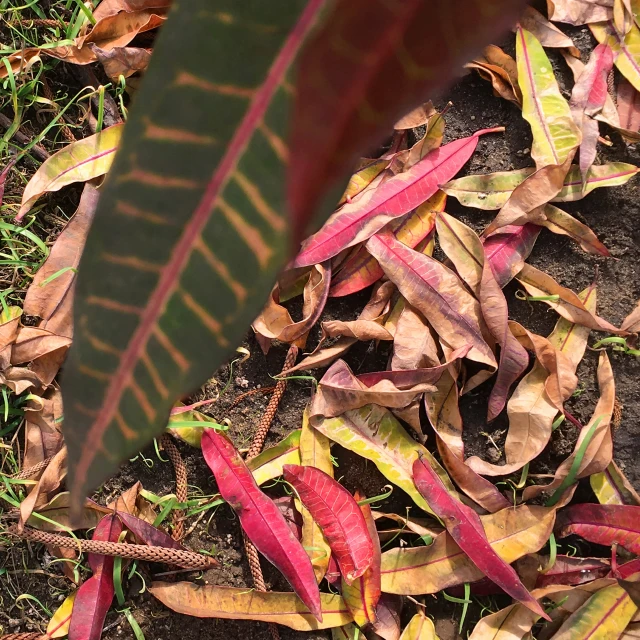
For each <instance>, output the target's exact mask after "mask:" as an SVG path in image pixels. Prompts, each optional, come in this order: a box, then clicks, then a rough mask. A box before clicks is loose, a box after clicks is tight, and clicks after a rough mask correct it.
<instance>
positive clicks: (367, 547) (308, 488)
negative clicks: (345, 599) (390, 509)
mask: <svg viewBox="0 0 640 640" xmlns="http://www.w3.org/2000/svg"><path fill="white" fill-rule="evenodd" d="M284 477H285V480H287V482H290V483H291V484H292V485H293V487H294V488H295V490H296V491H297V492H298V495H299V496H300V499H301V500H302V503H303V504H304V506H305V507H306V508H307V509H308V510H309V512H310V513H311V515H312V516H313V519H314V520H315V521H316V522H317V523H318V524H319V525H320V528H321V529H322V532H323V533H324V537H325V538H326V540H327V542H328V543H329V546H330V547H331V551H332V552H333V554H334V555H335V558H336V561H337V563H338V566H339V567H340V573H341V574H342V577H343V578H344V579H345V580H346V581H347V583H349V584H351V583H352V582H353V581H354V580H355V579H356V578H359V577H360V576H361V575H362V574H363V573H364V572H365V571H366V570H367V569H368V568H369V567H370V566H371V563H372V562H373V542H372V540H371V536H370V535H369V530H368V528H367V523H366V522H365V519H364V516H363V515H362V512H361V511H360V508H359V507H358V503H357V502H356V501H355V500H354V499H353V496H352V495H351V494H350V493H349V492H348V491H347V490H346V489H345V488H344V487H343V486H342V485H340V484H338V483H337V482H336V481H335V480H334V479H333V478H332V477H331V476H330V475H328V474H326V473H325V472H324V471H321V470H320V469H316V468H315V467H302V466H295V465H291V464H288V465H285V467H284Z"/></svg>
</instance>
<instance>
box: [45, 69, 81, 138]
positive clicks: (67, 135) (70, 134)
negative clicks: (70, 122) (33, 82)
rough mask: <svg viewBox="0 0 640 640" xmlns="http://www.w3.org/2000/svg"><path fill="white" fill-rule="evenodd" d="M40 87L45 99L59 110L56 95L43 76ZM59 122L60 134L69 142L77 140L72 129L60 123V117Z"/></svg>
mask: <svg viewBox="0 0 640 640" xmlns="http://www.w3.org/2000/svg"><path fill="white" fill-rule="evenodd" d="M42 88H43V90H44V97H45V98H46V99H47V100H51V105H52V107H53V109H55V111H60V108H59V107H58V105H57V104H56V97H55V95H54V93H53V91H52V90H51V87H50V86H49V83H48V82H47V79H46V78H45V77H44V76H43V77H42ZM59 122H60V131H62V135H63V136H64V137H65V138H66V139H67V140H68V141H69V142H77V139H76V137H75V136H74V135H73V131H71V129H70V128H69V127H68V126H67V125H66V124H62V123H63V120H62V118H60V120H59Z"/></svg>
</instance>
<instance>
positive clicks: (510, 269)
mask: <svg viewBox="0 0 640 640" xmlns="http://www.w3.org/2000/svg"><path fill="white" fill-rule="evenodd" d="M500 231H501V232H500V233H496V234H495V235H493V236H491V237H490V238H487V240H486V241H485V243H484V255H485V257H486V258H487V260H488V261H489V264H490V265H491V270H492V271H493V275H494V276H495V278H496V282H497V283H498V284H499V285H500V286H501V287H505V286H506V285H507V284H508V283H509V282H510V281H511V280H512V279H513V277H514V276H515V275H516V274H517V273H519V272H520V270H521V269H522V266H523V265H524V261H525V260H526V259H527V258H528V257H529V254H530V253H531V251H532V249H533V245H534V244H535V243H536V240H537V239H538V235H539V234H540V227H538V226H536V225H535V224H525V225H523V226H521V227H512V228H507V227H504V228H503V229H501V230H500Z"/></svg>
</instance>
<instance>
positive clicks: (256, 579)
mask: <svg viewBox="0 0 640 640" xmlns="http://www.w3.org/2000/svg"><path fill="white" fill-rule="evenodd" d="M297 357H298V347H296V346H294V345H291V346H290V347H289V351H288V352H287V357H286V358H285V360H284V365H283V367H282V371H286V370H287V369H290V368H291V367H293V365H294V364H295V362H296V358H297ZM286 388H287V381H286V380H278V383H277V384H276V386H275V389H274V391H273V395H272V396H271V399H270V400H269V404H268V405H267V409H266V411H265V412H264V415H263V416H262V420H260V423H259V424H258V428H257V429H256V431H255V434H254V436H253V442H252V443H251V446H250V447H249V451H248V453H247V460H251V458H255V457H256V456H257V455H258V454H259V453H260V452H261V451H262V447H263V445H264V441H265V438H266V437H267V433H269V429H270V427H271V423H272V422H273V419H274V418H275V416H276V411H277V410H278V405H279V404H280V400H282V396H283V395H284V392H285V389H286ZM243 536H244V550H245V552H246V554H247V560H248V561H249V568H250V569H251V577H252V578H253V584H254V586H255V588H256V590H257V591H266V590H267V585H266V584H265V581H264V576H263V575H262V567H261V566H260V556H259V555H258V550H257V549H256V547H255V545H254V544H253V542H251V540H249V538H247V536H246V535H244V533H243ZM269 631H270V633H271V637H272V638H273V640H280V632H279V631H278V627H277V626H276V625H275V624H272V623H269Z"/></svg>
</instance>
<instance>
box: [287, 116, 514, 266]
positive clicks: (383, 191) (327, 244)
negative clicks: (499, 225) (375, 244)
mask: <svg viewBox="0 0 640 640" xmlns="http://www.w3.org/2000/svg"><path fill="white" fill-rule="evenodd" d="M502 130H503V129H502V128H500V127H498V128H496V129H482V130H481V131H476V133H474V134H473V135H472V136H470V137H468V138H461V139H459V140H455V141H454V142H450V143H449V144H447V145H445V146H444V147H440V148H439V149H436V150H435V151H432V152H431V153H429V154H428V155H427V156H425V157H424V158H423V159H422V160H420V162H418V163H417V164H416V165H414V166H413V167H411V169H409V170H408V171H405V172H404V173H399V174H398V175H396V176H394V177H393V178H389V180H387V181H386V182H385V183H384V184H382V185H381V186H380V187H378V189H375V190H373V191H371V193H370V194H369V195H367V196H365V197H363V198H361V199H359V200H358V201H357V202H353V203H351V204H346V205H344V206H343V207H342V208H340V209H339V210H338V211H336V212H335V213H334V214H333V215H332V216H331V217H330V218H329V219H328V220H327V222H326V223H325V225H324V226H323V227H322V229H320V231H318V232H317V233H316V234H314V235H312V236H311V237H310V238H309V239H308V240H306V241H305V242H304V244H303V246H302V250H301V251H300V253H299V254H298V257H297V258H296V259H295V262H294V266H295V267H304V266H307V265H311V264H317V263H318V262H324V261H325V260H328V259H329V258H332V257H333V256H335V255H337V254H338V253H340V251H342V250H343V249H346V248H347V247H352V246H353V245H354V244H357V243H358V242H363V241H364V240H367V239H368V238H370V237H371V236H372V235H373V234H374V233H376V232H377V231H380V229H382V227H384V225H385V224H387V223H388V222H389V221H391V220H393V219H394V218H397V217H399V216H402V215H404V214H406V213H409V211H411V210H412V209H415V208H416V207H417V206H418V205H420V204H422V203H423V202H424V201H425V200H427V199H428V198H430V197H431V196H432V195H433V194H434V193H436V191H437V190H438V186H439V185H441V184H444V183H445V182H448V181H449V180H451V179H452V178H453V177H454V176H455V175H456V173H458V171H460V169H461V168H462V166H463V165H464V164H465V163H466V162H467V160H469V158H470V157H471V154H472V153H473V152H474V151H475V148H476V146H477V145H478V137H479V136H481V135H482V134H484V133H491V132H494V131H502Z"/></svg>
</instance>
